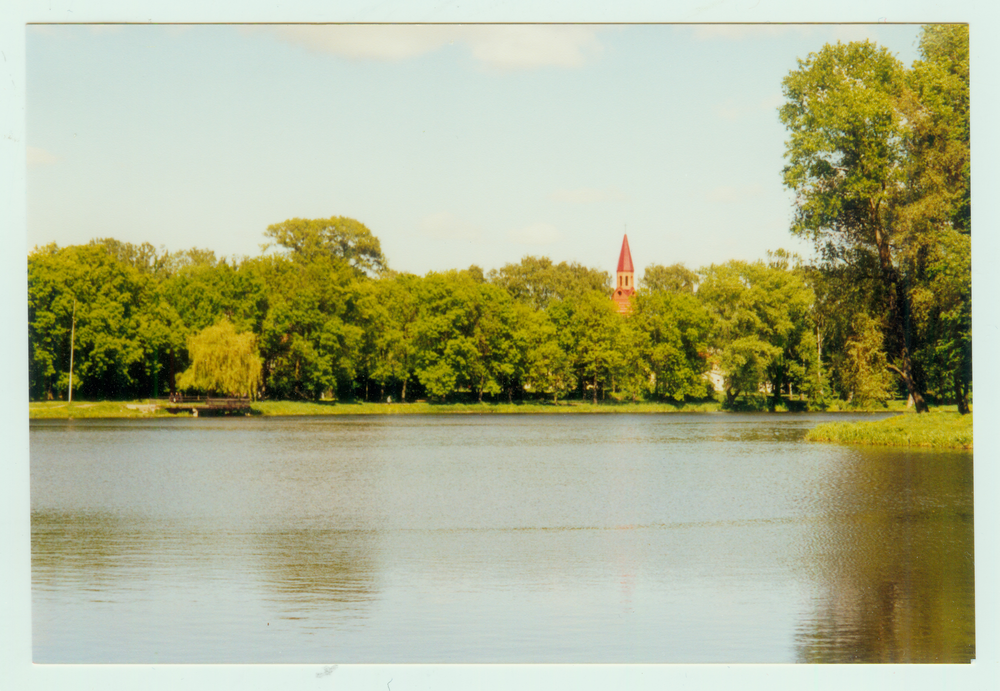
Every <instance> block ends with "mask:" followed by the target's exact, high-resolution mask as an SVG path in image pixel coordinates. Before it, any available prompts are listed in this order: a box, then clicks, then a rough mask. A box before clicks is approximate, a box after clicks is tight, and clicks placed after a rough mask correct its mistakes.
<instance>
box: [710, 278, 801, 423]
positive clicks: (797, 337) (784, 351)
mask: <svg viewBox="0 0 1000 691" xmlns="http://www.w3.org/2000/svg"><path fill="white" fill-rule="evenodd" d="M698 294H699V296H700V297H701V299H702V300H703V301H704V304H705V305H706V306H707V307H708V309H709V311H710V312H711V314H712V315H713V317H714V319H715V323H714V334H713V346H714V350H715V353H716V359H717V362H718V364H719V367H720V368H721V370H722V373H723V375H724V378H725V392H726V399H727V402H728V403H730V404H732V403H734V402H735V400H736V398H737V397H738V396H740V395H742V394H745V393H754V392H756V391H758V390H759V389H760V388H761V387H763V386H765V385H766V386H767V387H768V388H769V389H770V390H771V391H772V393H774V394H775V395H777V394H778V393H780V391H781V390H782V389H783V388H784V387H785V386H786V385H787V384H788V382H789V381H790V380H791V379H792V377H793V375H794V374H796V373H798V374H799V378H800V380H801V374H802V372H803V371H804V370H805V369H807V367H806V366H804V364H803V363H804V362H808V360H807V359H805V358H810V357H811V355H810V353H811V349H810V348H809V347H808V346H809V341H808V337H807V334H808V333H809V331H810V330H811V328H812V323H811V314H810V312H811V307H812V303H813V299H814V296H813V292H812V290H811V289H810V288H809V287H808V286H807V285H806V283H805V281H804V280H803V278H802V276H801V275H800V274H799V273H798V272H794V271H789V270H788V269H786V268H784V267H783V266H781V265H778V266H773V265H772V266H769V265H767V264H765V263H764V262H761V261H758V262H754V263H752V264H751V263H747V262H742V261H731V262H728V263H726V264H722V265H712V266H710V267H709V268H707V269H704V270H703V271H702V282H701V285H700V286H699V289H698Z"/></svg>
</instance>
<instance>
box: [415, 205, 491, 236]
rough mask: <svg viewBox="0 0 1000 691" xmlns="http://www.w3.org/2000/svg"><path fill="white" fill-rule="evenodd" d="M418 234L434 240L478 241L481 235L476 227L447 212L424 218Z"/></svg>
mask: <svg viewBox="0 0 1000 691" xmlns="http://www.w3.org/2000/svg"><path fill="white" fill-rule="evenodd" d="M420 232H421V233H422V234H424V235H426V236H427V237H429V238H432V239H434V240H478V239H479V238H480V236H481V235H482V233H481V231H480V230H479V228H478V227H476V226H474V225H473V224H471V223H469V222H468V221H466V220H464V219H461V218H459V217H458V216H456V215H454V214H451V213H448V212H447V211H441V212H439V213H436V214H431V215H430V216H427V217H426V218H424V220H422V221H421V222H420Z"/></svg>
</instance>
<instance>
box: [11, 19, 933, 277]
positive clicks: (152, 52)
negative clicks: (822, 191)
mask: <svg viewBox="0 0 1000 691" xmlns="http://www.w3.org/2000/svg"><path fill="white" fill-rule="evenodd" d="M918 36H919V25H916V24H901V25H890V24H868V25H784V26H748V25H716V26H709V25H395V26H385V25H383V26H372V25H360V26H359V25H354V26H344V25H339V26H337V25H325V26H324V25H278V26H275V25H272V26H266V25H254V26H248V25H208V26H206V25H201V26H197V25H195V26H192V25H183V26H181V25H152V26H143V25H138V26H136V25H131V26H123V25H76V26H73V25H36V26H29V27H28V28H27V44H26V59H27V63H26V65H27V74H26V89H27V91H26V131H27V146H28V148H27V165H28V174H27V231H28V246H29V248H30V247H32V246H36V245H37V246H41V245H45V244H48V243H52V242H55V243H57V244H59V245H60V246H64V245H69V244H80V243H86V242H88V241H89V240H91V239H93V238H97V237H114V238H117V239H119V240H123V241H128V242H132V243H142V242H150V243H152V244H153V245H155V246H157V247H163V248H165V249H167V250H170V251H176V250H182V249H187V248H190V247H201V248H206V249H211V250H214V251H215V252H216V254H218V255H220V256H244V255H249V256H255V255H257V254H259V253H260V252H261V247H260V246H261V244H262V243H264V242H265V241H266V238H265V236H264V231H265V229H266V228H267V227H268V226H269V225H271V224H274V223H280V222H281V221H284V220H286V219H290V218H295V217H299V218H327V217H330V216H348V217H351V218H355V219H357V220H359V221H361V222H362V223H364V224H365V225H366V226H367V227H368V228H369V229H370V230H371V231H372V233H374V234H375V236H376V237H378V238H379V239H380V241H381V243H382V248H383V251H384V253H385V255H386V257H387V259H388V262H389V265H390V267H392V268H394V269H396V270H400V271H408V272H412V273H417V274H421V275H422V274H424V273H426V272H428V271H432V270H433V271H441V270H447V269H451V268H466V267H468V266H470V265H473V264H475V265H478V266H480V267H482V268H483V269H485V270H489V269H494V268H499V267H500V266H502V265H503V264H506V263H508V262H517V261H519V260H520V259H521V258H522V257H523V256H525V255H529V254H530V255H543V256H548V257H550V258H551V259H553V260H554V261H556V262H559V261H570V262H574V261H575V262H580V263H582V264H584V265H586V266H590V267H594V268H600V269H605V270H607V271H609V272H611V271H613V270H614V269H615V265H616V263H617V259H618V251H619V248H620V247H621V241H622V235H623V233H625V232H627V233H628V235H629V243H630V246H631V248H632V253H633V259H634V262H635V264H636V267H637V270H640V271H641V269H642V268H643V267H645V266H647V265H649V264H652V263H657V264H673V263H675V262H681V263H684V264H686V265H687V266H688V267H690V268H698V267H700V266H705V265H708V264H710V263H721V262H725V261H728V260H730V259H742V260H748V261H753V260H756V259H761V258H764V257H765V256H766V252H767V251H768V250H774V249H778V248H785V249H789V250H791V251H796V252H799V253H800V254H803V255H805V256H808V255H809V253H810V252H811V246H810V245H809V244H808V243H803V242H802V241H799V240H798V239H796V238H794V237H792V236H791V234H790V233H789V230H788V228H789V225H790V221H791V217H792V197H791V194H790V193H789V192H788V191H787V190H786V189H785V188H784V187H783V185H782V180H781V170H782V166H783V165H784V160H783V153H784V146H785V139H786V131H785V129H784V128H783V126H782V125H781V123H780V121H779V118H778V112H777V109H778V107H779V106H780V105H781V103H782V92H781V81H782V79H783V78H784V77H785V76H786V75H787V74H788V73H789V72H790V71H791V70H794V69H795V68H796V66H797V59H800V58H805V57H806V56H807V55H808V54H809V53H810V52H812V51H817V50H819V49H820V48H821V47H822V46H823V45H824V44H825V43H828V42H835V41H838V40H841V41H849V40H865V39H868V40H872V41H875V42H877V43H879V44H881V45H883V46H885V47H886V48H888V49H889V50H890V51H891V52H892V53H893V54H894V55H896V56H897V58H898V59H899V60H901V61H902V62H903V63H904V64H906V65H909V64H910V63H911V62H912V61H913V60H914V59H915V58H916V57H917V53H916V49H917V41H918Z"/></svg>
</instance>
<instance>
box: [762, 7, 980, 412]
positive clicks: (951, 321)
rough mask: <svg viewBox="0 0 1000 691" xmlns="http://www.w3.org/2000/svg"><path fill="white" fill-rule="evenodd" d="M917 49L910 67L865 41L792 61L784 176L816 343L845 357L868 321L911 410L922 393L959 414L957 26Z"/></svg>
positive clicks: (964, 327) (965, 304)
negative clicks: (808, 261)
mask: <svg viewBox="0 0 1000 691" xmlns="http://www.w3.org/2000/svg"><path fill="white" fill-rule="evenodd" d="M920 50H921V60H918V61H916V62H915V63H914V64H913V66H912V68H911V69H909V70H907V69H905V68H904V67H903V66H902V65H901V64H900V63H899V62H898V61H897V60H896V59H895V58H893V57H892V56H891V55H890V54H889V53H888V52H887V51H886V50H885V49H884V48H880V47H878V46H876V45H875V44H872V43H868V42H864V43H850V44H846V45H845V44H840V43H838V44H836V45H833V46H831V45H827V46H824V47H823V49H822V50H820V51H819V52H818V53H813V54H810V55H809V57H808V58H807V59H806V60H802V61H800V62H799V68H798V69H797V70H795V71H793V72H792V73H790V74H789V75H788V77H786V78H785V80H784V81H783V89H784V94H785V97H786V103H785V105H784V106H783V107H782V108H781V110H780V116H781V120H782V122H784V124H785V125H786V127H787V128H788V130H789V139H788V141H787V144H786V158H787V159H788V165H787V166H786V167H785V168H784V180H785V184H786V185H787V186H788V187H790V188H791V189H793V190H795V192H796V202H795V209H796V215H795V220H794V222H793V224H792V231H793V232H794V233H796V234H799V235H804V236H808V237H811V238H812V239H813V240H814V241H815V243H816V246H817V249H819V250H820V252H821V256H822V258H823V263H822V264H821V266H820V267H819V268H820V269H821V271H822V273H823V274H825V276H824V278H823V279H821V280H818V281H815V283H816V285H817V293H818V294H819V295H820V301H819V303H820V304H819V307H818V309H817V321H818V323H819V324H820V325H821V327H822V329H821V330H822V331H825V332H826V333H821V334H820V343H822V342H823V341H824V340H825V342H826V343H827V345H828V348H829V347H832V349H833V350H834V351H835V352H840V353H841V354H844V352H845V351H843V350H840V349H841V348H846V347H847V343H848V342H847V340H846V337H845V335H846V334H847V333H848V332H849V331H850V330H851V322H852V319H853V315H854V314H856V313H860V312H865V313H867V314H871V315H879V316H880V321H881V322H882V324H883V333H884V339H883V342H884V346H883V347H884V350H885V352H886V355H887V366H888V367H889V368H890V369H891V370H892V371H894V372H895V373H897V374H898V375H899V376H900V378H901V380H902V382H903V383H904V384H905V386H906V388H907V390H908V391H909V394H910V396H911V397H912V398H913V399H914V401H915V402H916V405H917V409H918V411H924V410H926V404H925V403H924V401H923V390H924V388H925V386H926V384H927V383H930V384H932V385H935V386H936V387H937V388H938V389H939V390H941V389H942V388H951V389H952V390H953V392H954V398H955V399H956V400H957V401H958V402H959V407H960V409H963V410H964V409H967V408H968V405H967V397H968V392H969V389H970V387H971V377H972V373H971V362H972V359H971V338H970V337H969V334H970V333H971V283H970V282H969V281H968V280H967V277H968V272H967V270H966V268H965V267H966V266H967V265H968V257H969V253H968V251H967V250H966V247H967V244H968V243H967V242H966V243H963V242H962V240H961V238H963V237H965V238H967V237H968V234H969V233H970V232H971V214H970V209H971V203H970V199H971V197H970V184H969V180H970V165H969V161H970V149H969V79H968V77H969V52H968V27H966V26H963V25H931V26H926V27H924V29H923V32H922V37H921V44H920ZM822 283H825V284H826V285H820V284H822ZM938 296H940V299H939V297H938ZM835 303H839V304H836V305H835ZM853 344H854V347H855V349H856V347H857V341H856V340H855V341H854V342H853ZM844 361H850V358H848V359H847V360H844ZM855 374H856V373H855ZM845 376H854V375H850V374H849V373H845ZM835 378H838V379H843V378H844V377H842V376H840V373H837V375H836V377H835ZM848 388H849V387H848Z"/></svg>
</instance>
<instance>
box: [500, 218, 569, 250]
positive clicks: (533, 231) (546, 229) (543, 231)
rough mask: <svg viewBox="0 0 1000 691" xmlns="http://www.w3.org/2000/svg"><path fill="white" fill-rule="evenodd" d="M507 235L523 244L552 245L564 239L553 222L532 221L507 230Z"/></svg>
mask: <svg viewBox="0 0 1000 691" xmlns="http://www.w3.org/2000/svg"><path fill="white" fill-rule="evenodd" d="M507 237H508V238H509V239H510V240H512V241H513V242H517V243H520V244H522V245H551V244H552V243H553V242H556V241H558V240H561V239H562V233H560V232H559V229H558V228H556V227H555V226H554V225H552V224H551V223H532V224H531V225H529V226H525V227H524V228H518V229H516V230H511V231H508V232H507Z"/></svg>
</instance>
